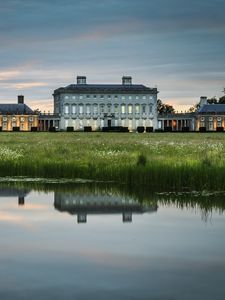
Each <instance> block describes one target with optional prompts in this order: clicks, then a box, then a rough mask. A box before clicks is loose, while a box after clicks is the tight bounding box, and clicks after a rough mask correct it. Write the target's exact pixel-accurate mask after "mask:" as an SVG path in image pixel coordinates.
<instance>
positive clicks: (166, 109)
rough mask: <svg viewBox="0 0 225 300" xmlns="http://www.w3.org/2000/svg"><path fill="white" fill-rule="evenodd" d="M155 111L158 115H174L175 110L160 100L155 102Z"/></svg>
mask: <svg viewBox="0 0 225 300" xmlns="http://www.w3.org/2000/svg"><path fill="white" fill-rule="evenodd" d="M157 110H158V113H159V114H171V113H175V109H174V108H173V106H172V105H169V104H165V103H163V102H162V100H160V99H158V100H157Z"/></svg>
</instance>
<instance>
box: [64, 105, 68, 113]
mask: <svg viewBox="0 0 225 300" xmlns="http://www.w3.org/2000/svg"><path fill="white" fill-rule="evenodd" d="M64 113H65V114H66V115H68V114H69V105H65V106H64Z"/></svg>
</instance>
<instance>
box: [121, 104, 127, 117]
mask: <svg viewBox="0 0 225 300" xmlns="http://www.w3.org/2000/svg"><path fill="white" fill-rule="evenodd" d="M125 113H126V104H121V114H122V115H123V114H125Z"/></svg>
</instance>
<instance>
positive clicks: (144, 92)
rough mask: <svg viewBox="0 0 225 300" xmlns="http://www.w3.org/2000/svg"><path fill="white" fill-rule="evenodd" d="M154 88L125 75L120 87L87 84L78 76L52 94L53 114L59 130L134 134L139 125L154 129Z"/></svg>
mask: <svg viewBox="0 0 225 300" xmlns="http://www.w3.org/2000/svg"><path fill="white" fill-rule="evenodd" d="M157 94H158V91H157V88H150V87H146V86H144V85H140V84H133V83H132V78H131V77H127V76H124V77H123V78H122V83H121V84H87V82H86V77H85V76H78V77H77V82H76V84H70V85H68V86H66V87H61V88H58V89H56V90H55V91H54V94H53V96H54V113H55V114H59V115H60V124H59V128H60V129H61V130H67V128H68V127H71V128H73V129H74V130H81V131H82V130H83V129H84V127H85V126H88V127H91V129H92V130H99V129H102V128H103V127H108V128H111V127H114V126H122V127H128V129H129V131H136V129H137V127H138V126H144V127H145V128H146V127H151V128H152V129H156V128H157V125H158V121H157Z"/></svg>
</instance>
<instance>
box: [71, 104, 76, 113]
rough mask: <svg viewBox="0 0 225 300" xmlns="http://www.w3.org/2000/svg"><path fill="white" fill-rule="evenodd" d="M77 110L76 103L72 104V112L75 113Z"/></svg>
mask: <svg viewBox="0 0 225 300" xmlns="http://www.w3.org/2000/svg"><path fill="white" fill-rule="evenodd" d="M76 112H77V106H76V104H72V114H73V115H75V114H76Z"/></svg>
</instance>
